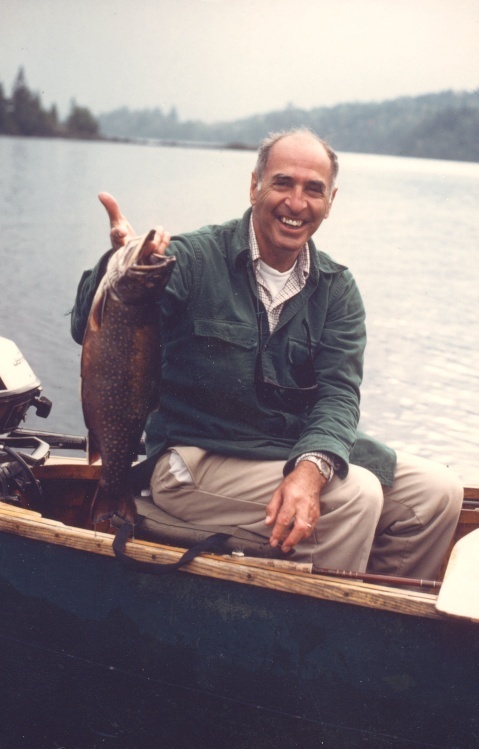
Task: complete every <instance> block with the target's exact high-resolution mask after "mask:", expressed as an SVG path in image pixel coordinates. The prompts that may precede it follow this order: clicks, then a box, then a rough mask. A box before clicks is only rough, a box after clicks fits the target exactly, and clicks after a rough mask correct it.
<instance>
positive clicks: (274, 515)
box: [266, 487, 319, 552]
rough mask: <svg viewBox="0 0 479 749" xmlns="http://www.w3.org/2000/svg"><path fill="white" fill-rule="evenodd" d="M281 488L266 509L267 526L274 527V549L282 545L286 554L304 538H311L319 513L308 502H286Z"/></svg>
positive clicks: (272, 539) (271, 541)
mask: <svg viewBox="0 0 479 749" xmlns="http://www.w3.org/2000/svg"><path fill="white" fill-rule="evenodd" d="M283 500H284V497H283V493H282V488H281V487H280V488H279V489H278V490H277V491H276V492H275V493H274V494H273V497H272V499H271V502H270V503H269V504H268V506H267V508H266V525H272V524H273V523H274V526H273V530H272V531H271V537H270V544H271V546H273V547H276V546H278V545H281V547H282V549H283V551H284V552H288V551H290V549H292V548H293V546H294V545H295V544H297V543H299V541H301V540H302V539H304V538H309V536H310V535H311V534H312V532H313V528H314V525H315V523H316V521H317V519H318V516H319V512H315V511H314V506H313V507H311V506H310V504H309V503H308V502H304V501H303V502H301V503H297V504H293V503H292V502H284V503H283Z"/></svg>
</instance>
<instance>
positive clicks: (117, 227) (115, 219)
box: [98, 192, 136, 250]
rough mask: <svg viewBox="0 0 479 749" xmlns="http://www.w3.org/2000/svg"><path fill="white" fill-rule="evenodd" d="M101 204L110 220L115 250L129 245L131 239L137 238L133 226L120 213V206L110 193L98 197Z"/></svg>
mask: <svg viewBox="0 0 479 749" xmlns="http://www.w3.org/2000/svg"><path fill="white" fill-rule="evenodd" d="M98 198H99V200H100V203H101V204H102V205H103V206H104V207H105V209H106V212H107V213H108V218H109V219H110V240H111V246H112V247H113V249H114V250H119V249H120V247H124V245H126V244H128V242H129V241H130V239H132V238H133V237H135V236H136V234H135V231H134V229H133V227H132V226H131V224H130V223H129V222H128V221H127V220H126V218H125V216H124V215H123V214H122V212H121V211H120V206H119V205H118V203H117V202H116V200H115V198H114V197H113V195H110V193H108V192H101V193H100V194H99V196H98Z"/></svg>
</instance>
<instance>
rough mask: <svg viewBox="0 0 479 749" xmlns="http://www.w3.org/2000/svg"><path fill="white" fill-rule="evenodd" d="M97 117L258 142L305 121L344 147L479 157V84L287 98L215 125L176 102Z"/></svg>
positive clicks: (114, 124)
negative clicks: (303, 104) (379, 94)
mask: <svg viewBox="0 0 479 749" xmlns="http://www.w3.org/2000/svg"><path fill="white" fill-rule="evenodd" d="M98 119H99V122H100V127H101V131H102V133H103V135H104V136H106V137H115V138H133V139H153V140H160V141H201V142H204V143H212V144H213V143H216V144H223V145H225V144H226V145H229V146H234V147H237V148H241V147H244V148H249V147H251V148H256V147H257V145H258V143H259V142H260V141H261V139H262V138H263V137H264V136H265V135H267V134H268V133H269V132H271V131H276V130H283V129H287V128H290V127H295V126H298V125H305V126H307V127H310V128H312V129H313V130H314V131H315V132H317V133H318V134H319V135H321V137H323V138H325V139H326V140H328V141H329V142H330V143H331V145H332V146H333V147H334V148H336V149H337V150H339V151H355V152H358V153H377V154H392V155H397V156H417V157H424V158H437V159H453V160H460V161H479V90H478V91H475V92H459V93H458V92H453V91H444V92H442V93H439V94H427V95H424V96H416V97H403V98H399V99H393V100H391V101H385V102H381V103H368V104H361V103H350V104H339V105H337V106H334V107H317V108H315V109H311V110H304V109H298V108H296V107H294V106H292V105H288V106H287V107H286V108H285V109H283V110H280V111H277V112H269V113H267V114H263V115H254V116H252V117H247V118H246V119H241V120H236V121H234V122H222V123H217V124H205V123H204V122H201V121H196V120H189V121H185V122H181V121H180V119H179V118H178V114H177V111H176V109H174V108H173V109H172V110H171V111H170V112H168V113H167V114H165V113H163V112H162V111H161V109H158V108H156V109H144V110H140V111H131V110H129V109H128V108H127V107H123V108H121V109H116V110H115V111H112V112H109V113H106V114H102V115H100V116H99V118H98Z"/></svg>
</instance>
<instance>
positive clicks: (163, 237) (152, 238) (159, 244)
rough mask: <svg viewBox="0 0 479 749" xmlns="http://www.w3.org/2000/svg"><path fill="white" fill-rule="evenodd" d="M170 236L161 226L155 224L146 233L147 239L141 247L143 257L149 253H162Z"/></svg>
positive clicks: (168, 242)
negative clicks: (147, 233) (153, 227)
mask: <svg viewBox="0 0 479 749" xmlns="http://www.w3.org/2000/svg"><path fill="white" fill-rule="evenodd" d="M170 239H171V236H170V234H169V233H168V232H167V231H165V230H164V228H163V227H162V226H157V227H155V229H153V230H152V231H151V232H150V234H149V235H148V238H147V241H146V242H145V244H144V248H143V253H142V254H143V257H145V258H147V257H150V256H151V255H164V254H165V250H166V248H167V247H168V245H169V244H170Z"/></svg>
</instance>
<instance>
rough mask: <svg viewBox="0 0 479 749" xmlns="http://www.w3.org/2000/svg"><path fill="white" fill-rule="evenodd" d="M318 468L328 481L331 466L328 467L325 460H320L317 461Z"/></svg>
mask: <svg viewBox="0 0 479 749" xmlns="http://www.w3.org/2000/svg"><path fill="white" fill-rule="evenodd" d="M318 466H319V470H320V471H321V473H322V474H323V476H324V478H326V479H329V477H330V476H331V466H330V465H328V463H326V461H325V460H321V459H320V460H319V461H318Z"/></svg>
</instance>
